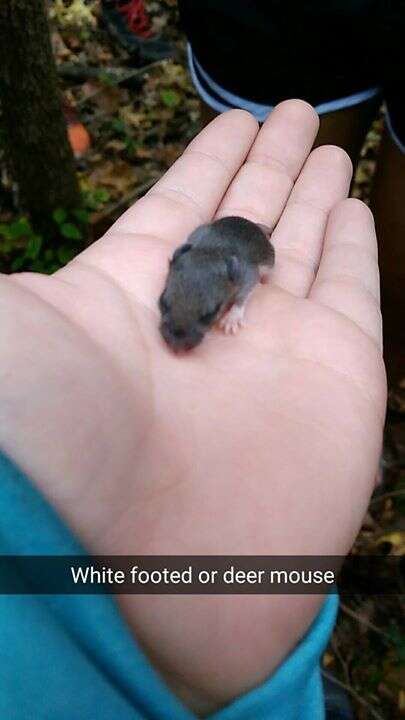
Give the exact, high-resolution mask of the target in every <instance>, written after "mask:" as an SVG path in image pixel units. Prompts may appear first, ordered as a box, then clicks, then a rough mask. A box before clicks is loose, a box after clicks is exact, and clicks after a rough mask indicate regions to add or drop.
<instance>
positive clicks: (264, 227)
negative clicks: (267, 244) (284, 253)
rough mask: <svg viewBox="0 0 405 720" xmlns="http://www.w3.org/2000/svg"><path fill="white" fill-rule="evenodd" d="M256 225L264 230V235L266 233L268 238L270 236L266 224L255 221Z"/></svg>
mask: <svg viewBox="0 0 405 720" xmlns="http://www.w3.org/2000/svg"><path fill="white" fill-rule="evenodd" d="M256 225H257V227H259V228H260V230H262V232H264V234H265V235H267V237H268V238H270V237H271V230H270V228H269V227H268V226H267V225H262V223H256Z"/></svg>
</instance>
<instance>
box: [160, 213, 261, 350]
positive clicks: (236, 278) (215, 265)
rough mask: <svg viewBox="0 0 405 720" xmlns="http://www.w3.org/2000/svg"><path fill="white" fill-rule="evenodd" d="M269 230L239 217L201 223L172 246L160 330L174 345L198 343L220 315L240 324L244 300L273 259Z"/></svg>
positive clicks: (227, 327)
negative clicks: (175, 245)
mask: <svg viewBox="0 0 405 720" xmlns="http://www.w3.org/2000/svg"><path fill="white" fill-rule="evenodd" d="M269 238H270V230H269V229H268V228H266V227H265V226H264V225H257V224H256V223H253V222H251V221H250V220H246V219H245V218H242V217H225V218H221V219H220V220H216V221H215V222H213V223H209V224H207V225H201V226H200V227H198V228H197V229H196V230H194V232H192V233H191V235H190V236H189V238H188V239H187V241H186V243H184V244H183V245H181V246H180V247H179V248H177V250H176V251H175V253H174V255H173V257H172V259H171V261H170V266H169V274H168V277H167V281H166V286H165V289H164V290H163V293H162V294H161V296H160V299H159V308H160V312H161V323H160V331H161V333H162V336H163V338H164V339H165V341H166V342H167V344H168V345H169V346H170V347H171V348H172V350H174V351H180V350H190V349H191V348H193V347H195V346H196V345H198V344H199V343H200V342H201V341H202V339H203V337H204V335H205V333H206V332H207V330H208V329H209V328H210V327H212V325H214V324H215V323H216V322H217V321H218V320H219V319H221V320H220V324H221V326H222V328H223V329H224V331H225V332H232V333H234V332H236V330H237V329H238V327H239V326H240V325H241V324H242V319H243V312H244V307H245V303H246V300H247V298H248V296H249V294H250V292H251V291H252V290H253V288H254V286H255V285H256V284H257V283H258V282H259V281H261V282H266V281H267V279H268V272H269V270H270V268H271V267H272V266H273V265H274V248H273V245H272V244H271V242H270V239H269Z"/></svg>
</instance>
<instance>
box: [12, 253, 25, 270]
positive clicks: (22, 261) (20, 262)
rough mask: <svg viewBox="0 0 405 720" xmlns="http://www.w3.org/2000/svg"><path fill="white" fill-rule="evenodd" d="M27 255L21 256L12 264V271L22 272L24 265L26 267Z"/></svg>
mask: <svg viewBox="0 0 405 720" xmlns="http://www.w3.org/2000/svg"><path fill="white" fill-rule="evenodd" d="M26 259H27V258H26V257H25V255H19V256H18V257H17V258H16V259H15V260H13V262H12V263H11V269H12V271H13V272H17V271H18V270H21V268H22V267H23V265H25V262H26Z"/></svg>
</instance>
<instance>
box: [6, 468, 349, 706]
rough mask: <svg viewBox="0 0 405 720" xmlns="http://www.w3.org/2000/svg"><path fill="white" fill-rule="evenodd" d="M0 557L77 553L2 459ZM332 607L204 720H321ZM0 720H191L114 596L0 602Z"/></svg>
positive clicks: (330, 602)
mask: <svg viewBox="0 0 405 720" xmlns="http://www.w3.org/2000/svg"><path fill="white" fill-rule="evenodd" d="M0 553H1V554H8V555H9V554H12V555H64V554H66V555H75V554H78V555H82V554H84V550H83V548H82V547H80V545H79V544H78V542H77V540H76V539H75V538H74V537H73V535H72V534H71V532H70V531H69V530H68V528H67V527H66V526H65V525H64V523H63V522H62V520H61V519H60V518H59V517H58V516H57V514H56V513H55V511H54V510H53V509H52V508H51V507H50V505H49V504H48V503H47V502H46V500H45V499H44V498H43V497H42V496H41V495H40V494H39V493H38V491H37V490H36V489H35V488H34V487H33V485H32V484H31V483H30V481H29V480H28V479H27V478H26V477H25V476H24V475H23V474H22V473H21V472H20V471H19V470H18V469H17V468H16V467H15V466H14V465H13V464H12V463H10V462H9V461H8V460H7V459H6V458H5V457H4V456H2V455H0ZM337 602H338V600H337V596H335V595H329V596H328V597H327V598H326V600H325V602H324V604H323V607H322V608H321V610H320V612H319V614H318V616H317V618H316V619H315V621H314V622H313V624H312V625H311V627H310V629H309V631H308V632H307V634H306V635H305V637H304V638H303V639H302V641H301V642H300V643H299V644H298V645H297V647H296V648H295V649H294V650H293V651H292V653H291V654H290V655H289V657H288V658H287V659H286V660H285V661H284V662H283V663H282V665H280V667H279V668H278V669H277V670H276V671H275V672H274V673H273V674H272V675H271V676H270V677H269V678H268V680H266V681H265V682H264V683H263V684H262V685H260V686H259V687H257V688H255V689H253V690H252V691H250V692H248V693H247V694H245V695H243V696H241V697H240V698H237V699H236V700H235V701H234V702H232V703H231V704H230V705H228V706H226V707H225V708H223V709H222V710H220V711H218V712H216V713H214V714H213V715H211V716H210V718H209V720H324V716H325V711H324V698H323V690H322V684H321V675H320V667H319V661H320V656H321V654H322V652H323V650H324V648H325V646H326V644H327V642H328V640H329V636H330V634H331V632H332V629H333V626H334V623H335V619H336V612H337ZM264 632H265V629H264ZM270 643H271V636H269V644H270ZM0 718H2V719H3V718H4V720H6V719H7V720H95V719H96V720H194V718H195V716H194V715H193V713H191V712H190V711H189V710H188V709H187V708H186V707H184V706H183V705H182V704H181V703H180V701H179V700H177V698H176V697H175V696H174V695H173V693H171V691H170V690H169V689H168V687H167V686H166V685H165V684H164V682H163V681H162V680H161V679H160V677H159V676H158V674H157V673H156V672H155V671H154V669H153V667H152V666H151V664H150V663H149V661H148V660H147V658H146V657H145V656H144V654H143V653H142V651H141V649H140V648H139V647H138V645H137V643H136V639H134V637H133V635H132V634H131V632H130V630H129V629H128V627H127V626H126V624H125V621H124V619H123V617H122V616H121V614H120V611H119V609H118V606H117V605H116V603H115V601H114V599H113V598H112V597H110V596H106V595H52V596H50V595H46V596H43V595H35V596H34V595H0Z"/></svg>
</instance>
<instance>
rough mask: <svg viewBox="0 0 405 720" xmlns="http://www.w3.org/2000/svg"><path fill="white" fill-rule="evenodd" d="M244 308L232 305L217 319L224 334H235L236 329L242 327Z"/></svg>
mask: <svg viewBox="0 0 405 720" xmlns="http://www.w3.org/2000/svg"><path fill="white" fill-rule="evenodd" d="M243 315H244V308H243V307H240V306H239V305H233V306H232V307H231V309H230V310H228V312H226V313H225V315H223V316H222V318H221V319H220V321H219V327H220V328H221V330H223V331H224V333H225V335H236V333H237V332H238V330H239V329H240V328H241V327H243V325H244V322H243Z"/></svg>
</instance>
